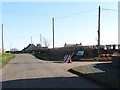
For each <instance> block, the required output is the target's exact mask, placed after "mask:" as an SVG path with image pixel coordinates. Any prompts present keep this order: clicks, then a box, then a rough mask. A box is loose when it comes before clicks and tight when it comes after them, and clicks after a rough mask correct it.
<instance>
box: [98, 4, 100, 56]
mask: <svg viewBox="0 0 120 90" xmlns="http://www.w3.org/2000/svg"><path fill="white" fill-rule="evenodd" d="M99 54H100V6H99V8H98V55H99Z"/></svg>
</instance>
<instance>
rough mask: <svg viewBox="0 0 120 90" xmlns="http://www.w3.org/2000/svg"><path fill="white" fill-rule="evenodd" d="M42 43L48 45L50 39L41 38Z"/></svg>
mask: <svg viewBox="0 0 120 90" xmlns="http://www.w3.org/2000/svg"><path fill="white" fill-rule="evenodd" d="M43 44H44V46H45V47H49V46H50V41H49V40H48V39H46V38H43Z"/></svg>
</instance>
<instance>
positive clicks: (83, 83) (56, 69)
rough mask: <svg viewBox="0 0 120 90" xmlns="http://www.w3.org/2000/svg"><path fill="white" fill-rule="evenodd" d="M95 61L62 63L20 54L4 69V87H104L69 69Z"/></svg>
mask: <svg viewBox="0 0 120 90" xmlns="http://www.w3.org/2000/svg"><path fill="white" fill-rule="evenodd" d="M91 63H95V62H89V63H88V62H83V63H82V62H73V63H69V64H68V63H61V62H55V61H54V62H53V61H43V60H39V59H37V58H35V57H34V56H32V55H29V54H18V55H16V57H15V58H14V59H12V60H11V61H10V62H9V63H8V64H7V65H5V66H4V67H3V69H2V88H103V86H101V85H99V84H97V83H95V82H92V81H89V80H87V79H85V78H82V77H78V76H77V75H75V74H72V73H70V72H68V71H67V70H68V69H70V68H72V67H76V66H80V65H86V64H91Z"/></svg>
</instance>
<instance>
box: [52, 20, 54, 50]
mask: <svg viewBox="0 0 120 90" xmlns="http://www.w3.org/2000/svg"><path fill="white" fill-rule="evenodd" d="M52 28H53V49H54V18H52Z"/></svg>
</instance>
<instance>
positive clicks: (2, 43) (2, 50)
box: [2, 24, 4, 55]
mask: <svg viewBox="0 0 120 90" xmlns="http://www.w3.org/2000/svg"><path fill="white" fill-rule="evenodd" d="M3 53H4V39H3V24H2V55H3Z"/></svg>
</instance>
